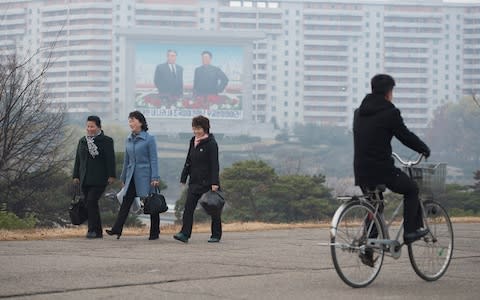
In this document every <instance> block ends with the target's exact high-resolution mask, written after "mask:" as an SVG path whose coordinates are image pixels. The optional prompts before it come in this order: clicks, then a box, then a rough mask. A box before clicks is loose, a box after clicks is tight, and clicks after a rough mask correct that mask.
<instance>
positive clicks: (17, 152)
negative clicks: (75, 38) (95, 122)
mask: <svg viewBox="0 0 480 300" xmlns="http://www.w3.org/2000/svg"><path fill="white" fill-rule="evenodd" d="M36 55H39V53H37V54H34V55H32V56H31V57H29V58H27V59H26V60H24V61H20V58H19V57H18V56H17V55H9V56H1V57H0V59H1V61H0V202H5V201H6V202H7V208H8V209H10V210H13V211H14V212H16V213H18V212H20V214H22V211H25V210H26V211H28V210H30V209H31V208H29V207H28V201H21V200H25V199H26V198H28V197H30V196H31V194H32V193H33V192H34V190H35V189H34V188H32V187H30V188H26V187H29V186H28V184H29V182H35V183H36V185H40V186H41V185H42V182H44V181H45V180H48V178H49V176H51V175H52V174H53V173H54V172H56V171H58V170H61V168H62V167H64V166H65V163H66V162H67V161H68V159H67V157H66V155H65V154H63V153H62V147H63V145H64V143H65V141H66V136H65V133H64V108H63V106H62V105H54V104H53V103H52V102H51V101H50V100H49V98H48V94H47V93H46V91H45V89H44V87H43V82H44V79H45V75H46V72H47V70H48V68H49V66H50V61H51V60H50V58H49V57H48V55H47V62H46V63H44V64H43V65H40V66H34V65H33V63H32V62H33V58H34V57H35V56H36ZM27 181H29V182H27ZM12 203H16V205H15V206H16V207H15V208H14V209H12V207H11V204H12ZM22 203H23V205H22Z"/></svg>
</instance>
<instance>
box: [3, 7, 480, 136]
mask: <svg viewBox="0 0 480 300" xmlns="http://www.w3.org/2000/svg"><path fill="white" fill-rule="evenodd" d="M0 11H1V12H2V14H1V15H0V50H1V51H0V55H6V54H8V53H13V52H15V51H17V52H19V53H22V54H28V53H33V52H34V51H35V50H36V49H48V47H50V46H52V43H55V47H54V48H52V49H53V50H52V58H53V65H52V68H51V69H50V70H49V73H48V76H47V80H46V83H45V86H46V87H47V88H48V92H49V93H50V95H51V97H52V99H53V101H54V102H59V103H66V104H67V107H68V110H69V111H70V112H72V113H90V112H91V113H93V112H95V113H100V114H102V115H108V116H109V117H111V118H112V119H123V118H124V116H122V115H121V110H119V106H120V104H121V102H122V101H124V99H122V96H121V95H122V89H124V86H122V76H124V74H122V71H121V68H122V67H121V62H122V57H123V55H124V54H125V49H123V47H124V44H122V42H121V37H120V36H119V34H118V32H120V31H121V29H124V28H143V29H147V30H152V31H155V30H171V31H175V30H176V29H182V30H185V29H188V30H191V31H192V32H209V34H215V33H227V34H232V35H234V34H235V32H240V31H241V32H252V33H254V32H255V33H262V36H263V38H262V39H259V40H255V41H253V45H252V48H251V49H252V50H251V51H252V53H251V57H252V62H251V64H252V65H251V68H249V70H251V73H252V74H251V78H252V81H251V82H252V88H251V90H252V93H251V99H249V101H246V103H249V105H250V106H251V107H249V110H251V113H249V114H248V116H249V118H250V120H248V121H250V122H252V123H256V124H262V123H263V124H274V125H275V126H277V128H292V127H293V126H294V124H296V123H316V124H325V125H339V126H345V127H349V126H351V122H352V115H353V110H354V109H355V108H356V107H358V105H359V102H360V101H361V99H362V98H363V96H364V95H365V93H368V91H369V89H370V87H369V80H370V78H371V77H372V76H373V75H375V74H376V73H380V72H387V73H390V74H392V75H393V76H394V77H395V78H396V79H397V87H396V89H395V101H396V104H397V105H398V106H399V107H400V108H401V109H402V111H403V115H404V118H405V120H406V122H407V124H408V125H409V126H411V127H413V128H415V129H417V130H419V131H421V130H423V129H424V128H426V126H427V125H428V122H429V120H430V119H431V117H432V116H433V113H434V110H435V108H436V107H438V106H439V105H442V104H443V103H446V102H450V101H456V100H458V99H460V98H461V97H463V96H465V95H471V94H480V4H479V3H477V4H475V3H444V2H442V1H435V0H428V1H406V2H403V3H399V2H398V1H387V0H386V1H368V0H365V1H333V0H324V1H321V0H303V1H291V0H290V1H289V0H276V1H273V0H272V1H247V0H238V1H229V0H215V1H211V0H163V1H162V0H82V1H80V0H23V1H22V0H16V1H7V2H2V3H1V4H0ZM44 53H46V52H44ZM47 58H48V57H46V56H41V57H39V58H38V61H39V62H41V61H45V60H46V59H47Z"/></svg>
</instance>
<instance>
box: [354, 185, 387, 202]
mask: <svg viewBox="0 0 480 300" xmlns="http://www.w3.org/2000/svg"><path fill="white" fill-rule="evenodd" d="M360 188H361V189H362V192H363V194H364V195H365V196H366V197H368V198H369V199H371V200H383V192H385V191H386V189H387V186H386V185H385V184H377V185H375V186H362V187H360ZM377 196H378V198H377Z"/></svg>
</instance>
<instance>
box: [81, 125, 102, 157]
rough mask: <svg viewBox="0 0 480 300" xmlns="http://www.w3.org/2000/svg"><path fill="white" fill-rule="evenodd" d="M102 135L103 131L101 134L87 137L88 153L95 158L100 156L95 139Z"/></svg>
mask: <svg viewBox="0 0 480 300" xmlns="http://www.w3.org/2000/svg"><path fill="white" fill-rule="evenodd" d="M100 133H102V131H101V130H100V131H99V132H97V133H96V134H95V135H87V136H85V139H86V140H87V146H88V152H89V153H90V155H91V156H92V157H93V158H95V156H97V155H98V154H99V153H98V147H97V145H95V138H96V137H97V136H99V135H100Z"/></svg>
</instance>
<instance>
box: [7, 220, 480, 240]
mask: <svg viewBox="0 0 480 300" xmlns="http://www.w3.org/2000/svg"><path fill="white" fill-rule="evenodd" d="M452 222H453V223H480V217H455V218H452ZM329 226H330V223H329V222H324V223H316V222H308V223H288V224H287V223H281V224H272V223H261V222H247V223H226V224H223V231H224V232H235V231H262V230H278V229H294V228H328V227H329ZM179 230H180V226H179V225H165V226H162V227H161V235H173V234H175V233H176V232H178V231H179ZM86 232H87V228H86V226H75V227H71V228H43V229H42V228H39V229H30V230H2V229H0V241H28V240H46V239H66V238H82V237H85V234H86ZM193 232H194V233H195V232H210V223H199V224H195V225H194V226H193ZM148 233H149V229H148V227H142V228H124V230H123V235H124V236H148Z"/></svg>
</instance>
